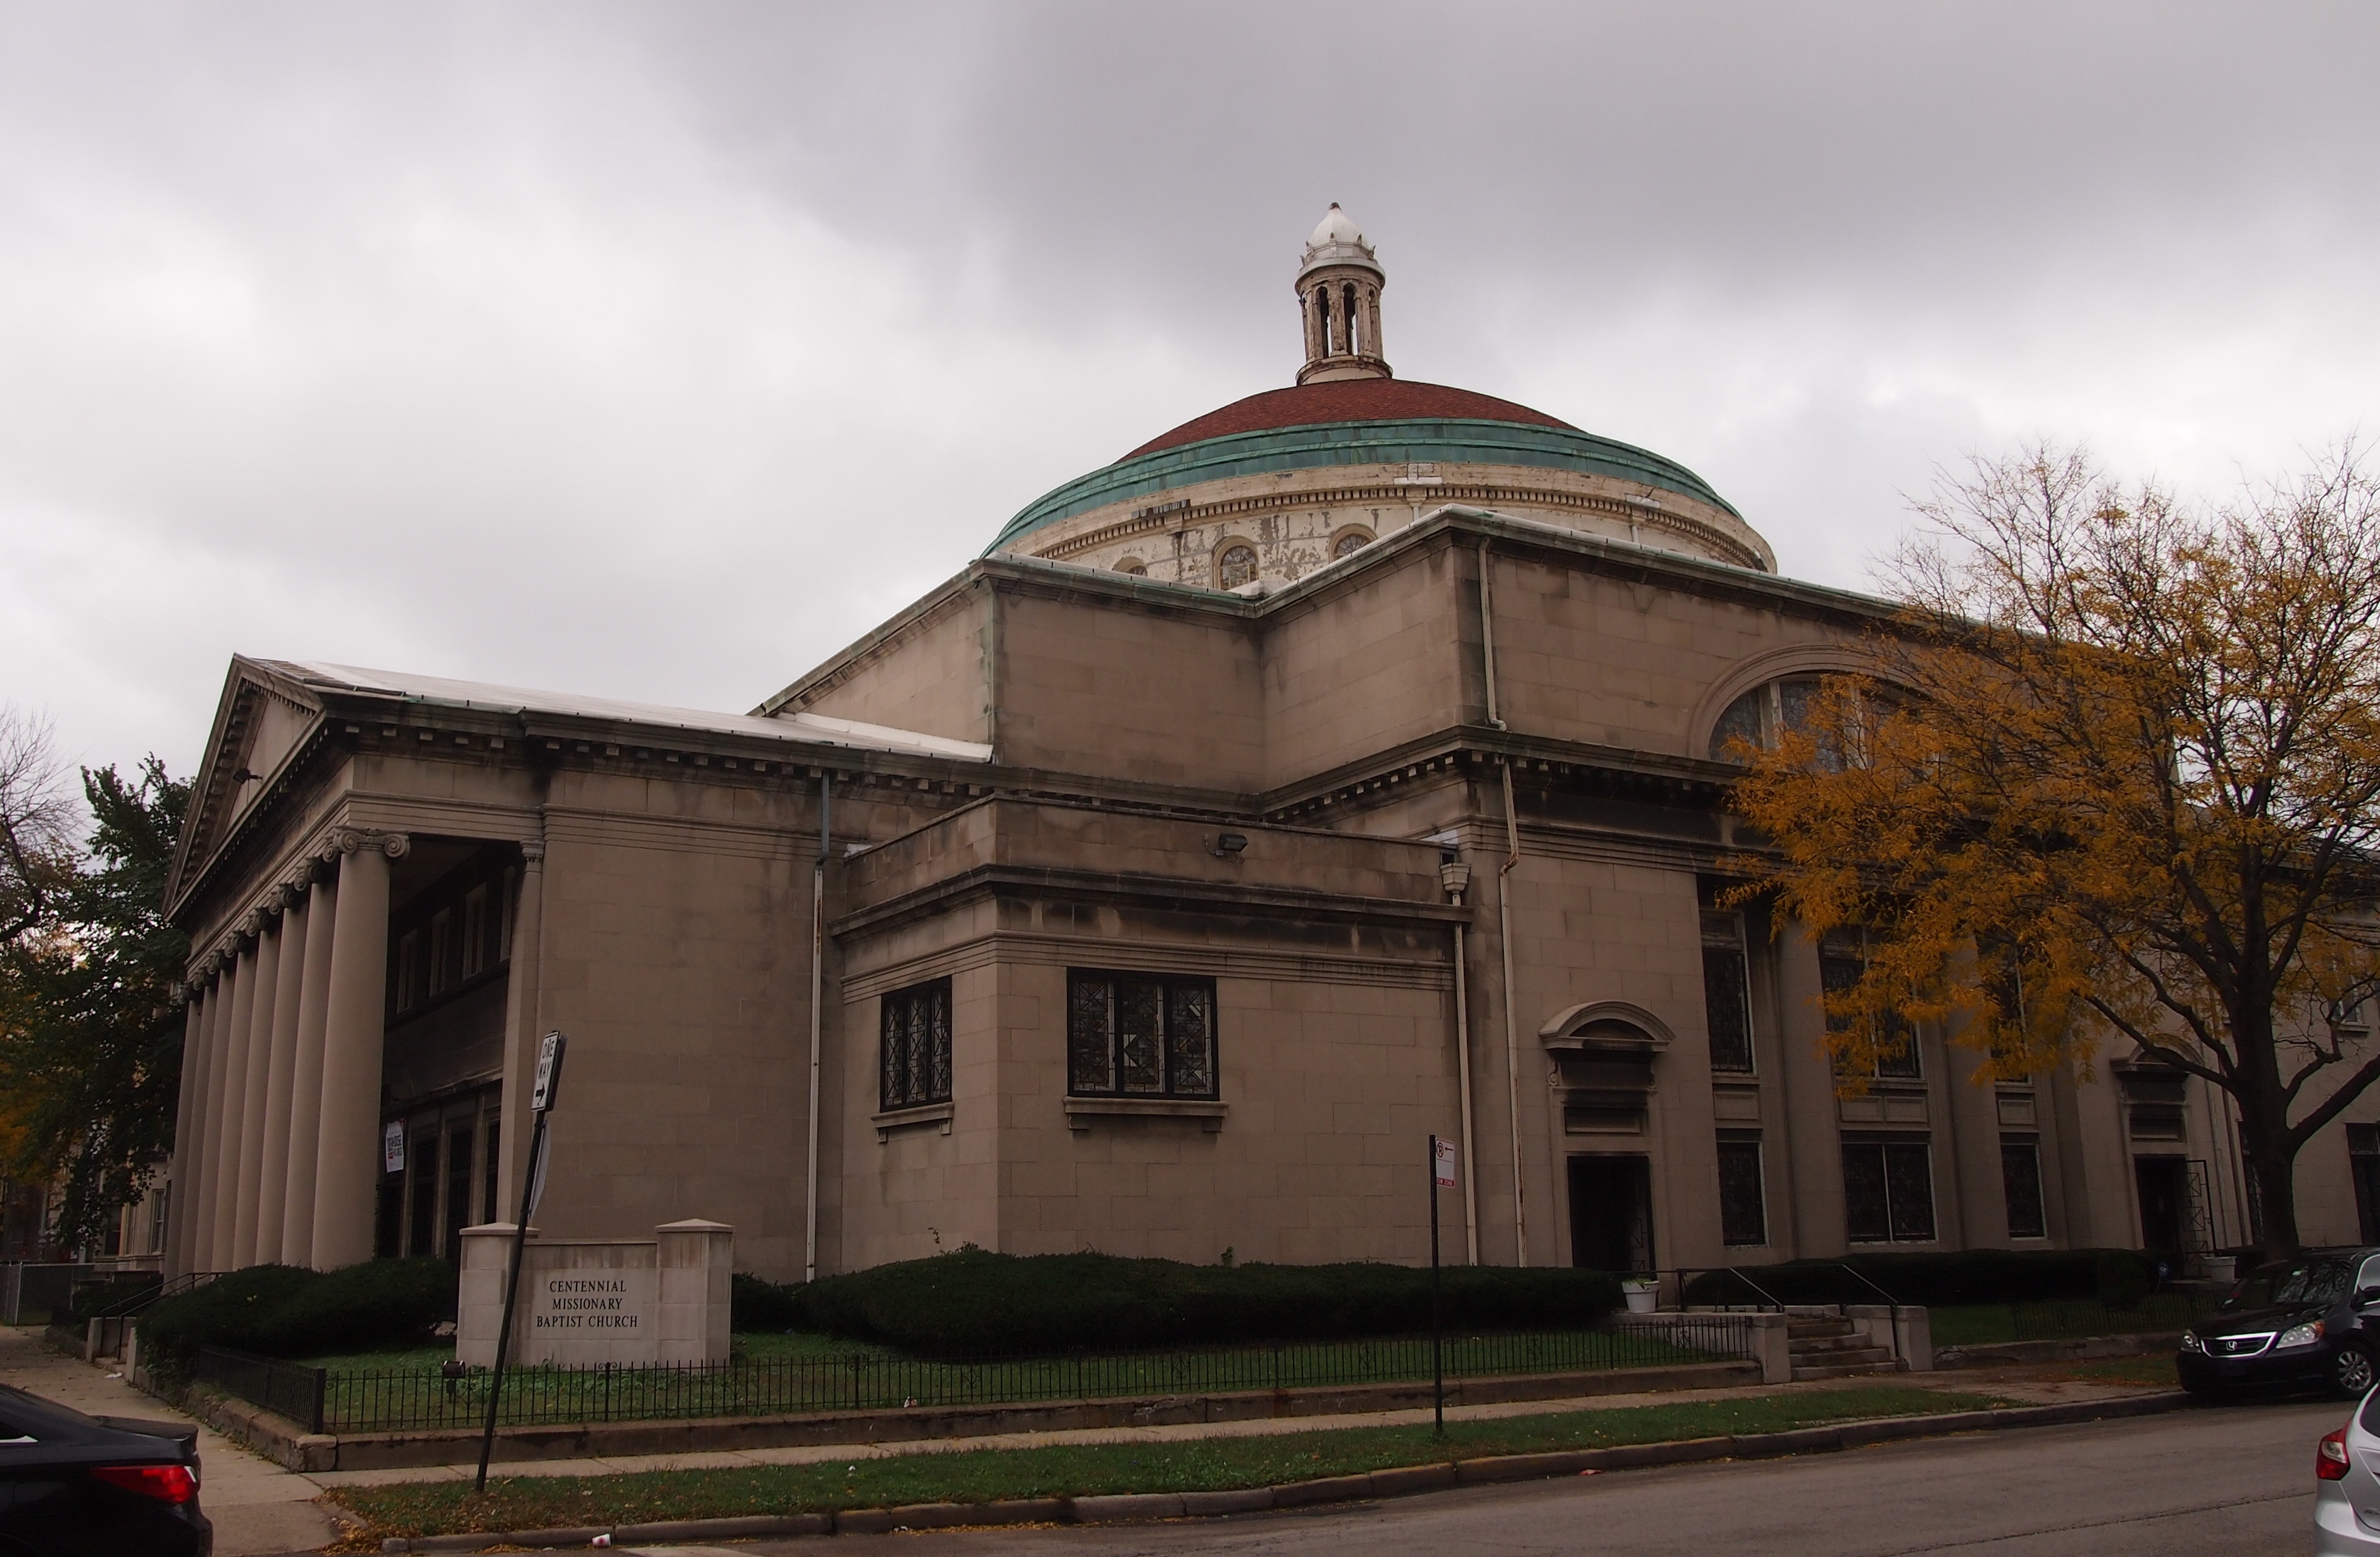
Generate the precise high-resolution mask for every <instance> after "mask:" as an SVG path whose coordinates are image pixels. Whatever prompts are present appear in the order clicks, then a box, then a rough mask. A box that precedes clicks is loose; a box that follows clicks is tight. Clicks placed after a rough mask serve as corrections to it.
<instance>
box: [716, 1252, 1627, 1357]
mask: <svg viewBox="0 0 2380 1557" xmlns="http://www.w3.org/2000/svg"><path fill="white" fill-rule="evenodd" d="M1444 1283H1445V1284H1444V1294H1443V1301H1444V1305H1445V1319H1446V1322H1447V1324H1448V1325H1449V1326H1450V1327H1452V1328H1457V1329H1462V1330H1468V1331H1481V1330H1522V1329H1553V1328H1560V1329H1573V1328H1582V1327H1585V1326H1588V1325H1592V1324H1594V1323H1596V1322H1597V1320H1601V1319H1602V1318H1603V1317H1604V1316H1605V1315H1607V1314H1609V1313H1610V1312H1611V1311H1612V1310H1613V1309H1615V1308H1619V1307H1620V1303H1621V1294H1620V1283H1619V1282H1618V1281H1617V1280H1616V1279H1615V1278H1613V1277H1610V1276H1608V1275H1605V1274H1604V1273H1602V1272H1601V1271H1577V1270H1560V1269H1555V1270H1513V1269H1510V1268H1506V1267H1473V1266H1456V1267H1451V1268H1449V1269H1448V1270H1446V1271H1445V1272H1444ZM764 1289H765V1290H764ZM1429 1293H1430V1278H1429V1271H1427V1270H1426V1269H1415V1268H1414V1267H1412V1266H1405V1265H1380V1264H1370V1263H1365V1264H1344V1265H1236V1266H1228V1265H1184V1264H1181V1263H1178V1262H1176V1261H1173V1260H1170V1259H1123V1258H1121V1257H1118V1256H1115V1255H1106V1254H1089V1253H1085V1254H1042V1255H1027V1256H1018V1255H1007V1254H990V1253H987V1252H985V1251H983V1250H980V1249H962V1250H960V1251H958V1252H956V1253H953V1254H943V1255H937V1256H935V1257H933V1258H932V1259H912V1260H905V1261H902V1262H900V1263H897V1264H892V1265H879V1266H876V1267H875V1268H873V1269H872V1270H867V1271H856V1272H854V1273H852V1274H850V1275H844V1276H828V1277H824V1278H821V1279H820V1280H819V1281H816V1282H812V1283H808V1284H807V1285H806V1286H794V1287H774V1288H771V1287H770V1284H769V1283H763V1282H759V1281H757V1280H755V1279H753V1278H750V1277H746V1278H743V1279H742V1280H741V1281H739V1282H738V1283H737V1285H736V1295H737V1300H738V1319H739V1321H740V1322H748V1323H751V1324H752V1325H753V1327H755V1328H759V1327H761V1324H760V1322H759V1321H761V1320H763V1318H764V1316H765V1320H766V1326H765V1327H766V1328H772V1329H773V1328H784V1329H799V1330H805V1331H810V1332H819V1333H822V1334H827V1335H836V1336H842V1337H844V1338H846V1339H851V1340H860V1341H876V1342H881V1343H884V1344H888V1345H894V1346H900V1347H902V1348H904V1349H905V1350H908V1351H912V1352H917V1353H920V1354H923V1355H926V1356H1002V1355H1026V1354H1037V1353H1050V1352H1066V1351H1081V1350H1087V1349H1111V1348H1113V1349H1125V1348H1139V1347H1151V1346H1174V1345H1187V1344H1214V1343H1238V1342H1266V1341H1294V1340H1314V1339H1326V1338H1327V1339H1333V1340H1336V1339H1340V1338H1343V1337H1350V1336H1364V1335H1390V1334H1411V1333H1413V1332H1417V1331H1426V1330H1427V1329H1428V1328H1429V1301H1430V1299H1429ZM779 1320H783V1321H785V1322H783V1324H780V1323H779V1322H778V1321H779Z"/></svg>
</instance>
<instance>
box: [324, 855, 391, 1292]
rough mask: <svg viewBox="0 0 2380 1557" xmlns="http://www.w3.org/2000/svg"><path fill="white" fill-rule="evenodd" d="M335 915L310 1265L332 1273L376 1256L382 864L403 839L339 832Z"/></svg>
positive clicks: (383, 1026) (384, 990) (384, 968)
mask: <svg viewBox="0 0 2380 1557" xmlns="http://www.w3.org/2000/svg"><path fill="white" fill-rule="evenodd" d="M338 846H339V850H340V856H341V858H340V862H339V911H338V913H337V914H336V915H335V916H334V918H333V919H332V924H331V981H330V1004H329V1006H328V1008H327V1009H326V1010H325V1012H324V1013H323V1029H324V1030H323V1042H322V1139H321V1142H320V1144H319V1146H318V1147H317V1150H316V1151H315V1155H314V1162H315V1170H314V1245H313V1249H312V1251H311V1263H312V1264H313V1265H314V1266H315V1268H316V1269H318V1270H323V1271H334V1270H337V1269H339V1268H340V1267H341V1266H345V1265H354V1264H358V1263H360V1262H361V1261H363V1260H367V1259H370V1258H371V1256H372V1196H373V1192H374V1190H375V1189H376V1188H377V1186H378V1183H379V1178H380V1077H381V1049H382V1042H383V1039H385V1037H386V1036H387V1004H388V862H389V861H390V860H392V859H395V858H400V857H401V856H403V855H404V853H405V851H406V849H407V846H408V841H407V838H406V836H405V835H404V834H403V833H357V832H342V833H341V834H340V836H339V840H338Z"/></svg>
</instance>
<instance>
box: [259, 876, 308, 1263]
mask: <svg viewBox="0 0 2380 1557" xmlns="http://www.w3.org/2000/svg"><path fill="white" fill-rule="evenodd" d="M302 881H303V878H302V877H301V878H300V879H299V882H290V883H286V884H285V885H284V886H283V887H282V888H281V900H282V904H283V906H282V910H281V960H280V963H279V965H278V967H277V968H276V975H275V978H274V979H273V1035H272V1040H271V1044H270V1047H269V1048H268V1049H267V1051H266V1053H265V1066H264V1130H263V1137H264V1138H263V1141H262V1143H261V1145H262V1152H263V1156H262V1162H261V1167H260V1169H259V1173H258V1176H257V1181H256V1262H257V1263H258V1264H259V1265H277V1264H279V1263H281V1261H282V1259H283V1254H282V1246H283V1244H284V1241H285V1239H284V1233H283V1228H284V1223H285V1219H286V1213H287V1207H286V1202H287V1198H288V1189H289V1097H290V1089H291V1087H292V1085H293V1084H294V1082H295V1080H296V1068H297V1002H298V998H299V985H300V981H301V979H302V978H303V976H304V974H305V968H306V931H307V923H306V889H305V887H304V886H303V885H302V884H301V883H302Z"/></svg>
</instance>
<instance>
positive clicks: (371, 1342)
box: [140, 1259, 455, 1372]
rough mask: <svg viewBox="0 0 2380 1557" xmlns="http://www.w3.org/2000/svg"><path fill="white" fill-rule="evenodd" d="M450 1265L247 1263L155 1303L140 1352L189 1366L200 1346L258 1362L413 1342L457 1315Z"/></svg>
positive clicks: (177, 1367) (145, 1318)
mask: <svg viewBox="0 0 2380 1557" xmlns="http://www.w3.org/2000/svg"><path fill="white" fill-rule="evenodd" d="M454 1317H455V1271H454V1268H453V1267H452V1266H450V1265H448V1264H447V1263H446V1262H445V1261H444V1260H443V1259H373V1260H367V1261H366V1262H364V1263H363V1264H360V1265H349V1266H346V1268H344V1269H342V1270H337V1271H307V1270H301V1269H299V1268H298V1267H296V1266H291V1265H252V1266H250V1267H249V1268H248V1269H247V1270H245V1271H232V1272H230V1273H229V1274H227V1275H224V1276H219V1277H217V1278H216V1279H215V1280H213V1281H212V1282H210V1283H207V1284H206V1285H204V1286H202V1287H198V1288H195V1289H194V1290H192V1291H189V1292H186V1293H182V1294H179V1295H176V1296H173V1297H167V1298H164V1299H162V1300H160V1301H159V1302H157V1303H155V1304H152V1306H151V1307H150V1308H149V1310H148V1312H146V1313H144V1314H142V1315H141V1316H140V1351H141V1355H142V1356H146V1357H149V1358H151V1359H152V1362H153V1363H155V1364H156V1365H158V1366H162V1367H164V1368H166V1369H167V1370H168V1371H173V1372H178V1371H183V1370H187V1368H188V1366H189V1361H190V1358H191V1357H192V1356H194V1355H195V1354H196V1353H197V1351H198V1349H199V1348H200V1346H227V1347H230V1348H231V1349H233V1350H235V1351H242V1352H256V1353H260V1354H261V1355H262V1356H284V1357H293V1356H322V1355H325V1354H332V1353H339V1352H359V1351H384V1350H395V1349H402V1348H405V1347H408V1346H419V1345H421V1344H424V1343H426V1342H427V1341H429V1340H430V1339H431V1332H432V1331H433V1330H434V1329H436V1327H437V1325H438V1324H439V1322H440V1321H441V1320H451V1319H453V1318H454Z"/></svg>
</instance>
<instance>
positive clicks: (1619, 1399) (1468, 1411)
mask: <svg viewBox="0 0 2380 1557" xmlns="http://www.w3.org/2000/svg"><path fill="white" fill-rule="evenodd" d="M1927 1387H1936V1388H1941V1389H1959V1390H1972V1389H1978V1388H1985V1387H1988V1389H1989V1390H1990V1392H1991V1393H1994V1394H1998V1395H2005V1396H2007V1397H2008V1398H2009V1399H2010V1400H2018V1401H2022V1402H2024V1403H2026V1404H2028V1405H2063V1404H2067V1403H2070V1402H2082V1401H2094V1400H2107V1399H2112V1398H2115V1397H2118V1396H2121V1395H2131V1394H2145V1393H2155V1392H2153V1391H2147V1390H2141V1389H2135V1388H2132V1387H2131V1386H2128V1385H2121V1384H2086V1383H2073V1382H2066V1381H2039V1380H2013V1381H1998V1380H1994V1379H1991V1378H1989V1376H1988V1375H1983V1374H1980V1372H1979V1371H1975V1372H1968V1373H1963V1374H1961V1375H1958V1376H1955V1377H1952V1378H1944V1377H1943V1376H1941V1375H1939V1374H1932V1373H1893V1374H1879V1375H1876V1376H1874V1377H1872V1378H1865V1379H1831V1380H1811V1381H1807V1382H1804V1383H1799V1384H1747V1385H1743V1386H1742V1387H1739V1388H1733V1389H1721V1390H1694V1391H1691V1392H1686V1391H1668V1392H1662V1393H1643V1394H1600V1395H1590V1396H1582V1397H1580V1398H1577V1399H1572V1400H1525V1401H1512V1402H1509V1403H1506V1404H1502V1405H1451V1406H1449V1407H1447V1411H1446V1419H1447V1420H1448V1421H1450V1422H1484V1421H1496V1420H1500V1419H1503V1418H1506V1417H1547V1416H1554V1415H1557V1414H1560V1413H1563V1412H1571V1411H1616V1410H1624V1409H1626V1408H1628V1407H1630V1406H1633V1405H1670V1404H1674V1403H1676V1402H1679V1401H1682V1400H1696V1401H1702V1400H1737V1399H1746V1398H1750V1397H1753V1396H1777V1395H1794V1394H1805V1393H1814V1392H1821V1391H1825V1392H1833V1391H1840V1390H1843V1389H1847V1388H1848V1389H1858V1388H1886V1389H1913V1388H1914V1389H1924V1388H1927ZM1429 1420H1430V1413H1429V1412H1428V1411H1427V1410H1410V1411H1375V1412H1366V1413H1363V1414H1360V1415H1351V1416H1342V1417H1261V1418H1257V1419H1254V1420H1249V1421H1240V1422H1204V1423H1201V1422H1184V1423H1173V1424H1168V1425H1164V1426H1157V1427H1118V1428H1083V1429H1064V1430H1058V1431H1050V1432H1017V1433H993V1434H987V1435H985V1436H982V1437H977V1438H939V1439H904V1440H901V1441H897V1442H891V1443H840V1444H837V1443H828V1444H805V1445H801V1446H798V1447H790V1448H783V1449H748V1450H721V1451H715V1452H703V1453H695V1454H618V1455H613V1456H610V1457H608V1458H605V1457H594V1456H589V1457H588V1458H583V1459H571V1460H529V1461H514V1462H510V1463H507V1464H504V1465H500V1466H496V1467H495V1468H494V1469H493V1470H492V1471H491V1472H490V1474H491V1475H492V1476H501V1477H504V1478H535V1477H580V1476H618V1475H621V1474H624V1473H626V1472H631V1471H648V1470H712V1469H719V1468H722V1467H730V1466H800V1465H823V1464H826V1463H828V1462H830V1461H833V1460H842V1461H844V1462H845V1463H850V1462H853V1461H856V1460H882V1459H894V1458H900V1457H904V1456H906V1455H911V1454H957V1453H962V1452H965V1451H967V1450H975V1449H1033V1448H1038V1447H1041V1446H1042V1445H1045V1444H1080V1443H1169V1442H1181V1441H1186V1440H1190V1439H1205V1438H1264V1437H1271V1436H1275V1435H1280V1434H1285V1433H1307V1432H1330V1431H1332V1430H1334V1429H1347V1428H1391V1427H1417V1426H1420V1425H1422V1424H1424V1423H1427V1422H1428V1421H1429ZM477 1470H478V1466H477V1465H476V1464H471V1465H455V1466H413V1467H407V1468H401V1469H400V1468H389V1469H381V1470H333V1471H315V1472H312V1473H311V1474H310V1475H309V1476H308V1477H307V1478H305V1479H307V1480H309V1481H310V1482H312V1483H313V1484H315V1485H317V1486H321V1487H325V1488H328V1487H358V1486H389V1485H393V1484H395V1483H398V1482H417V1481H468V1480H469V1479H470V1478H472V1476H473V1475H474V1474H475V1473H476V1472H477Z"/></svg>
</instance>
